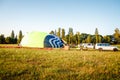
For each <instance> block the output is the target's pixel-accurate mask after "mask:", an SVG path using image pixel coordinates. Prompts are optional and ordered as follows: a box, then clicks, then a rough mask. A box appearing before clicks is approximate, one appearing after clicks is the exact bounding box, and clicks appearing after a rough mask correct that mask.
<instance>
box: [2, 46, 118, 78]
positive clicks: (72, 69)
mask: <svg viewBox="0 0 120 80" xmlns="http://www.w3.org/2000/svg"><path fill="white" fill-rule="evenodd" d="M61 79H63V80H119V79H120V51H118V52H113V51H101V52H99V51H94V50H93V51H79V50H75V49H71V50H68V51H67V50H62V49H53V50H42V49H25V48H0V80H61Z"/></svg>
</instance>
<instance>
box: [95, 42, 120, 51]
mask: <svg viewBox="0 0 120 80" xmlns="http://www.w3.org/2000/svg"><path fill="white" fill-rule="evenodd" d="M95 49H97V50H99V51H102V50H112V51H118V47H117V46H111V45H110V44H109V43H96V44H95Z"/></svg>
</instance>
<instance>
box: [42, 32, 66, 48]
mask: <svg viewBox="0 0 120 80" xmlns="http://www.w3.org/2000/svg"><path fill="white" fill-rule="evenodd" d="M63 44H64V43H63V41H62V40H61V39H60V38H59V37H57V36H55V35H50V34H49V35H47V36H46V37H45V39H44V47H45V48H61V47H63Z"/></svg>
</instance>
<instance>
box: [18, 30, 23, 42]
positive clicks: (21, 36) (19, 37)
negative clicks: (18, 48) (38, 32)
mask: <svg viewBox="0 0 120 80" xmlns="http://www.w3.org/2000/svg"><path fill="white" fill-rule="evenodd" d="M22 38H23V35H22V31H21V30H20V31H19V35H18V44H19V43H20V42H21V40H22Z"/></svg>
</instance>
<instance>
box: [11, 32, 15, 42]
mask: <svg viewBox="0 0 120 80" xmlns="http://www.w3.org/2000/svg"><path fill="white" fill-rule="evenodd" d="M14 39H15V34H14V31H13V30H12V32H11V43H12V44H14V43H15V41H14Z"/></svg>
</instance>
